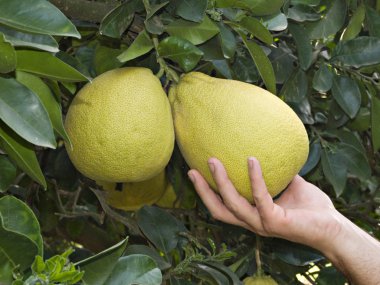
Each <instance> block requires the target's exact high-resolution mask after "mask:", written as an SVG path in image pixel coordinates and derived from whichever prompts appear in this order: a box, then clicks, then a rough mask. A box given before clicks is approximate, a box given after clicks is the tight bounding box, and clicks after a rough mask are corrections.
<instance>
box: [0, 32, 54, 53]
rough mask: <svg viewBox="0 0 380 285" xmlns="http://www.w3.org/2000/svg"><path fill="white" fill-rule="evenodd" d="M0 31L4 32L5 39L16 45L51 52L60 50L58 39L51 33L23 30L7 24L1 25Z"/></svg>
mask: <svg viewBox="0 0 380 285" xmlns="http://www.w3.org/2000/svg"><path fill="white" fill-rule="evenodd" d="M0 33H3V34H4V36H5V39H6V40H7V41H8V42H10V43H11V44H12V45H13V46H15V47H32V48H36V49H40V50H44V51H49V52H58V51H59V48H58V43H57V41H56V40H55V39H54V38H53V37H52V36H49V35H40V34H33V33H27V32H21V31H18V30H14V29H11V28H8V27H6V26H0Z"/></svg>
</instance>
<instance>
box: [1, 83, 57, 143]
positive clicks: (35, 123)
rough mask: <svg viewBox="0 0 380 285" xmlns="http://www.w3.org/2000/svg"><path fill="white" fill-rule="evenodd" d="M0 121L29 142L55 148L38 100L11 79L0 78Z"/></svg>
mask: <svg viewBox="0 0 380 285" xmlns="http://www.w3.org/2000/svg"><path fill="white" fill-rule="evenodd" d="M0 119H1V120H3V121H4V122H5V123H6V124H7V125H8V126H9V127H11V128H12V129H13V130H14V131H15V132H16V133H17V134H18V135H20V136H21V137H22V138H24V139H26V140H27V141H29V142H31V143H33V144H35V145H40V146H45V147H50V148H55V147H56V141H55V137H54V133H53V128H52V125H51V122H50V119H49V115H48V113H47V111H46V109H45V107H44V106H43V105H42V104H41V101H40V99H39V98H38V96H37V95H36V94H34V93H33V92H32V91H31V90H29V89H28V88H26V87H25V86H24V85H22V84H20V83H18V82H17V81H16V80H14V79H12V78H10V79H5V78H0Z"/></svg>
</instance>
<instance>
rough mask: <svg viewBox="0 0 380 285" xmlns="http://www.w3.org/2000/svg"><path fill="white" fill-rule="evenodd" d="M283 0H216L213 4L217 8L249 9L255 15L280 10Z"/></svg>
mask: <svg viewBox="0 0 380 285" xmlns="http://www.w3.org/2000/svg"><path fill="white" fill-rule="evenodd" d="M283 4H284V1H283V0H274V1H271V2H270V5H268V2H267V1H266V0H216V1H215V6H216V7H219V8H243V9H246V10H250V11H251V12H252V14H253V15H255V16H267V15H273V14H276V13H277V12H279V11H280V9H281V7H282V5H283Z"/></svg>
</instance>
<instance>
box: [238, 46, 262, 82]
mask: <svg viewBox="0 0 380 285" xmlns="http://www.w3.org/2000/svg"><path fill="white" fill-rule="evenodd" d="M231 68H232V70H233V74H234V79H237V80H240V81H243V82H248V83H254V82H257V81H259V79H260V75H259V71H258V70H257V68H256V66H255V63H254V62H253V59H252V57H251V56H250V55H249V54H248V52H244V53H242V54H236V57H235V61H234V63H233V65H232V67H231Z"/></svg>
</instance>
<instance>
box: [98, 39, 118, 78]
mask: <svg viewBox="0 0 380 285" xmlns="http://www.w3.org/2000/svg"><path fill="white" fill-rule="evenodd" d="M121 52H122V51H121V50H120V49H114V48H110V47H107V46H102V45H98V46H97V47H96V49H95V57H94V68H95V71H96V74H97V75H100V74H102V73H104V72H106V71H108V70H111V69H115V68H119V67H120V66H122V63H121V62H120V61H119V60H118V59H117V57H118V55H119V54H120V53H121Z"/></svg>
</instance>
